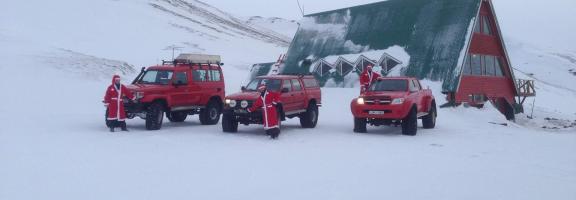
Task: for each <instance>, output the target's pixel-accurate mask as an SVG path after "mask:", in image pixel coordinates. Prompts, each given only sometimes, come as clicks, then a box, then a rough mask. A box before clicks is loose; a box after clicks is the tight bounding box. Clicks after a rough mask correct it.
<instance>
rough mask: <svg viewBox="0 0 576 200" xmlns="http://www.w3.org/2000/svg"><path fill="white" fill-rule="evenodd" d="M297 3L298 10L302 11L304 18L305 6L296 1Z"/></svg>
mask: <svg viewBox="0 0 576 200" xmlns="http://www.w3.org/2000/svg"><path fill="white" fill-rule="evenodd" d="M296 3H297V4H298V8H299V9H300V13H301V14H302V17H304V6H302V5H301V4H300V1H299V0H296Z"/></svg>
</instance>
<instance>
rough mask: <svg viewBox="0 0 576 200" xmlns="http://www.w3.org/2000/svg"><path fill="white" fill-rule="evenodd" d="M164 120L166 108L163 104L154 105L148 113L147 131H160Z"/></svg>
mask: <svg viewBox="0 0 576 200" xmlns="http://www.w3.org/2000/svg"><path fill="white" fill-rule="evenodd" d="M163 120H164V106H163V105H162V104H161V103H153V104H152V105H150V107H149V108H148V112H146V130H160V128H162V121H163Z"/></svg>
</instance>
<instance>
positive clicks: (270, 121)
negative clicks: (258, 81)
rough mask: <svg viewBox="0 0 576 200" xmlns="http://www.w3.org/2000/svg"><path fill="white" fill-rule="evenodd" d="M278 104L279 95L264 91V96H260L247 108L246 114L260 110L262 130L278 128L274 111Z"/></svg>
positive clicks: (276, 115) (276, 113) (276, 114)
mask: <svg viewBox="0 0 576 200" xmlns="http://www.w3.org/2000/svg"><path fill="white" fill-rule="evenodd" d="M279 102H280V95H279V94H278V93H276V92H268V91H265V92H264V95H263V96H262V95H261V96H260V97H259V98H258V99H257V100H256V101H255V102H254V104H252V107H251V108H248V112H254V111H256V110H258V109H259V108H261V109H262V120H263V122H262V123H263V124H264V130H270V129H274V128H279V126H278V125H279V123H278V112H277V111H276V105H278V103H279Z"/></svg>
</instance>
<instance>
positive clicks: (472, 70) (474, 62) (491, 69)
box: [462, 54, 504, 77]
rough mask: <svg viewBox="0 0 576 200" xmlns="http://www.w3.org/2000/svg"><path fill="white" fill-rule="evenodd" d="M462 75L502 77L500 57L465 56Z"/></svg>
mask: <svg viewBox="0 0 576 200" xmlns="http://www.w3.org/2000/svg"><path fill="white" fill-rule="evenodd" d="M463 68H464V69H463V70H462V74H464V75H472V76H500V77H502V76H504V75H503V73H502V61H501V59H500V57H497V56H490V55H478V54H471V55H469V56H466V61H465V62H464V65H463Z"/></svg>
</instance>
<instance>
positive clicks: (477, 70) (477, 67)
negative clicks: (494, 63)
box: [470, 54, 482, 75]
mask: <svg viewBox="0 0 576 200" xmlns="http://www.w3.org/2000/svg"><path fill="white" fill-rule="evenodd" d="M470 65H471V66H470V67H471V68H472V73H471V74H472V75H482V56H481V55H475V54H473V55H472V58H471V63H470Z"/></svg>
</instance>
